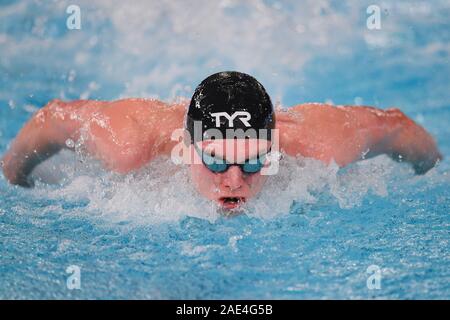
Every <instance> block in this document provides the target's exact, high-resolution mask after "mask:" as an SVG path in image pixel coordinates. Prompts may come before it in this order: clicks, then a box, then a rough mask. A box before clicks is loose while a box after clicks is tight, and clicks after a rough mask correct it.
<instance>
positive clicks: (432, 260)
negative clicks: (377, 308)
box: [0, 0, 450, 299]
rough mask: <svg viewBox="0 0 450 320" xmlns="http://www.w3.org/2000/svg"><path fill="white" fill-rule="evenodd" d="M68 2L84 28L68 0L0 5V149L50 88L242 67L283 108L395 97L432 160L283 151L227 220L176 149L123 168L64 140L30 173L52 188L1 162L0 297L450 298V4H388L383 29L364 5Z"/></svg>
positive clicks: (158, 88)
mask: <svg viewBox="0 0 450 320" xmlns="http://www.w3.org/2000/svg"><path fill="white" fill-rule="evenodd" d="M78 2H79V6H80V8H81V17H82V28H81V30H68V29H67V28H66V18H67V16H68V15H67V14H66V13H65V10H66V7H67V6H68V5H69V4H70V3H69V2H67V3H66V2H64V1H60V2H55V3H53V2H48V3H47V2H46V3H45V4H43V3H40V2H39V1H24V0H23V1H1V2H0V52H1V54H0V154H3V153H4V152H5V151H6V149H7V147H8V145H9V143H10V142H11V140H12V138H13V137H14V136H15V135H16V133H17V132H18V130H19V129H20V128H21V126H22V125H23V124H24V123H25V121H26V120H27V119H29V118H30V117H31V115H32V113H33V112H35V111H36V110H37V109H38V108H40V107H42V106H43V105H44V104H45V103H46V102H47V101H48V100H49V99H52V98H61V99H67V100H70V99H78V98H80V97H81V98H92V99H107V100H109V99H117V98H120V97H129V96H134V97H135V96H142V97H155V96H157V97H159V98H161V99H164V100H172V99H175V98H176V97H177V96H185V97H189V96H190V95H191V94H192V90H193V88H194V87H195V86H196V85H197V83H198V82H199V81H200V80H201V79H203V78H204V77H205V76H207V75H208V74H211V73H213V72H216V71H220V70H227V69H237V70H239V71H243V72H248V73H250V74H253V75H255V77H256V78H257V79H259V80H260V81H261V82H262V83H263V84H264V85H265V86H266V88H267V89H268V91H269V94H271V96H272V97H273V100H274V101H275V102H277V103H279V104H281V105H283V106H291V105H294V104H296V103H301V102H308V101H316V102H325V101H327V102H332V103H334V104H365V105H373V106H377V107H380V108H387V107H391V106H397V107H400V108H401V109H402V110H403V111H404V112H405V113H406V114H407V115H409V116H410V117H411V118H412V119H414V120H415V121H417V122H418V123H421V124H422V125H423V126H424V127H425V128H426V129H427V130H428V131H429V132H430V133H431V134H432V135H433V136H434V137H435V139H436V140H437V143H438V145H439V147H440V150H441V152H442V154H443V155H444V160H443V161H442V163H440V165H439V166H438V167H437V168H434V169H432V170H431V171H429V172H428V173H427V174H426V175H423V176H416V175H414V174H413V171H412V169H411V168H410V167H409V166H408V165H406V164H402V163H397V162H394V161H392V160H390V159H389V158H388V157H385V156H380V157H377V158H374V159H370V160H367V161H363V162H359V163H356V164H354V165H351V166H349V167H347V168H345V169H343V170H338V169H337V168H336V167H335V166H333V165H330V166H328V167H327V166H324V165H323V164H321V163H319V162H317V161H314V160H311V159H302V158H299V159H294V158H289V157H288V158H285V159H283V163H282V164H281V169H280V172H279V174H278V175H276V176H274V177H271V178H270V180H269V181H268V183H267V185H266V186H265V189H264V190H263V192H262V193H261V194H260V195H259V196H258V197H257V198H256V199H254V200H253V201H251V202H250V203H248V206H247V208H246V210H247V214H246V215H241V216H237V217H233V218H226V217H222V216H220V214H218V213H217V212H216V210H215V208H214V207H213V206H212V205H211V204H210V203H209V202H208V201H206V200H203V199H202V198H200V197H199V196H198V195H197V194H196V192H195V190H193V189H192V188H191V187H190V181H189V175H188V172H187V170H186V169H185V168H182V167H178V166H174V165H173V164H172V163H171V162H170V159H165V158H161V159H158V160H157V161H155V162H154V163H152V164H150V165H149V166H147V167H146V168H144V169H142V170H141V171H139V172H137V173H134V174H132V175H128V176H119V175H115V174H111V173H108V172H106V171H103V170H102V169H101V168H99V167H98V165H97V164H96V163H95V162H93V161H91V160H89V159H85V158H83V157H82V156H81V155H77V154H73V153H70V152H63V153H62V154H60V155H58V156H57V157H55V158H54V159H51V160H50V161H48V162H46V163H44V164H43V165H41V166H40V167H39V168H38V170H37V171H36V172H35V176H36V177H40V178H41V179H45V180H46V181H51V180H54V181H59V185H54V184H47V183H43V182H38V183H37V186H36V188H34V189H31V190H26V189H22V188H18V187H13V186H11V185H9V184H8V183H7V182H6V181H5V179H4V177H3V175H1V177H0V298H2V299H16V298H25V299H33V298H35V299H46V298H55V299H65V298H69V299H82V298H87V299H110V298H111V299H118V298H136V299H143V298H151V299H245V298H248V299H283V298H285V299H311V298H319V299H322V298H337V299H380V298H389V299H424V298H429V299H449V298H450V256H449V240H450V237H449V234H450V165H449V163H450V162H449V157H450V141H449V137H450V125H449V124H450V99H449V98H450V94H449V92H450V85H449V75H450V64H449V56H450V47H449V43H450V25H449V20H448V17H449V16H450V5H449V4H448V1H430V2H426V3H424V2H416V1H407V2H406V1H405V2H404V1H402V2H401V4H399V3H395V2H394V1H392V2H391V1H388V2H383V6H382V7H381V19H382V20H381V22H382V24H381V29H380V30H368V29H367V27H366V18H367V13H366V8H367V6H368V5H369V4H371V3H369V2H367V3H365V4H364V3H360V4H358V5H357V6H355V5H354V4H351V2H348V3H347V2H339V4H336V3H334V2H326V1H324V2H322V3H321V4H318V3H317V2H315V1H311V2H310V1H305V2H297V1H295V2H294V1H292V2H289V1H286V2H275V1H255V2H254V3H251V2H248V3H246V4H243V3H241V4H239V3H237V2H234V1H218V2H215V3H212V2H205V3H203V4H198V5H192V4H189V6H188V5H187V4H184V3H183V2H181V1H180V2H173V1H167V2H165V1H155V2H154V3H153V2H142V3H136V5H135V6H130V5H128V6H126V5H124V4H123V3H119V2H118V3H113V2H98V3H97V4H95V5H94V4H92V3H89V2H85V1H78ZM244 17H245V19H244ZM70 266H76V267H78V268H79V270H80V275H81V278H80V284H81V287H80V289H72V290H70V289H69V288H68V286H67V280H68V277H70V276H71V273H67V272H66V270H67V268H68V267H70ZM370 266H372V268H375V269H370V268H369V267H370ZM373 266H375V267H373ZM368 268H369V271H370V270H378V272H379V273H377V275H380V278H379V279H380V282H379V284H380V286H379V287H378V289H377V288H373V287H371V286H370V285H369V286H368V285H367V281H368V278H369V277H370V276H371V275H373V271H370V272H368Z"/></svg>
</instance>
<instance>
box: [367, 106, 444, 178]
mask: <svg viewBox="0 0 450 320" xmlns="http://www.w3.org/2000/svg"><path fill="white" fill-rule="evenodd" d="M375 110H376V109H375ZM376 112H379V113H380V115H379V117H381V118H382V120H381V131H383V134H381V135H380V134H379V133H378V132H376V133H375V136H376V137H375V139H374V142H373V143H372V147H371V150H370V153H369V156H375V155H377V154H382V153H384V154H388V155H389V156H391V157H392V158H393V159H394V160H396V161H406V162H409V163H410V164H412V166H413V168H414V171H415V172H416V173H417V174H424V173H426V172H427V171H428V170H430V169H431V168H433V167H434V166H435V165H436V164H437V163H438V162H439V161H440V160H442V154H441V153H440V152H439V149H438V147H437V145H436V142H435V141H434V139H433V137H432V136H431V135H430V134H429V133H428V132H427V131H426V130H425V129H424V128H423V127H422V126H420V125H419V124H417V123H415V122H414V121H413V120H412V119H411V118H409V117H408V116H406V115H405V114H404V113H403V112H402V111H400V110H399V109H396V108H394V109H388V110H386V111H381V110H376ZM374 130H375V131H380V128H375V129H374ZM377 135H378V136H377Z"/></svg>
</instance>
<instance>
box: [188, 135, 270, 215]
mask: <svg viewBox="0 0 450 320" xmlns="http://www.w3.org/2000/svg"><path fill="white" fill-rule="evenodd" d="M270 145H271V143H270V141H267V140H261V139H258V140H257V139H247V140H243V139H237V140H232V139H228V140H210V141H203V142H198V143H196V145H195V146H194V145H191V147H190V151H191V157H192V158H193V160H194V161H193V162H192V164H191V165H190V171H191V177H192V180H193V183H194V185H195V187H196V188H197V190H198V191H199V192H200V194H202V195H203V196H204V197H206V198H208V199H210V200H213V201H216V202H217V203H218V204H219V205H220V206H221V207H222V208H224V209H235V208H237V207H239V206H240V205H241V204H242V203H244V202H245V201H247V200H248V199H250V198H251V197H253V196H255V195H256V194H257V193H258V192H260V191H261V189H262V187H263V185H264V182H265V181H266V179H267V176H265V175H262V174H261V171H258V172H255V173H246V172H244V171H243V170H241V168H240V167H239V166H238V165H235V164H236V163H240V164H242V163H244V162H245V160H249V159H253V162H251V163H256V161H254V159H255V158H257V157H258V155H259V156H261V155H265V154H266V153H267V152H268V151H269V150H270ZM201 153H203V154H204V155H206V157H207V158H208V159H211V157H214V159H219V162H220V159H225V160H226V161H227V162H228V163H232V164H234V165H231V166H230V167H228V169H227V170H226V171H224V172H214V171H212V170H211V169H210V168H208V167H207V166H206V165H205V163H204V162H203V161H202V158H201V156H200V154H201ZM204 160H206V158H205V156H204ZM265 165H267V163H265Z"/></svg>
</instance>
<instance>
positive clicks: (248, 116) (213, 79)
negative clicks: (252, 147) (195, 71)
mask: <svg viewBox="0 0 450 320" xmlns="http://www.w3.org/2000/svg"><path fill="white" fill-rule="evenodd" d="M196 121H201V126H199V125H198V124H197V126H194V122H196ZM194 127H195V128H196V129H195V130H198V131H200V132H194ZM274 127H275V113H274V110H273V105H272V102H271V100H270V97H269V95H268V94H267V92H266V90H265V89H264V87H263V86H262V85H261V84H260V83H259V82H258V81H257V80H256V79H255V78H253V77H252V76H249V75H248V74H245V73H241V72H236V71H227V72H219V73H215V74H213V75H211V76H209V77H207V78H206V79H205V80H203V81H202V82H201V83H200V85H199V86H198V87H197V88H196V89H195V92H194V95H193V96H192V99H191V103H190V105H189V110H188V113H187V117H186V129H187V131H188V132H189V133H190V136H191V143H194V142H197V141H201V140H206V139H208V132H211V130H210V129H216V130H218V131H220V133H221V134H222V136H223V137H224V138H227V137H228V136H227V135H226V133H227V132H229V131H230V130H233V131H236V129H242V130H243V131H248V129H253V132H256V133H257V136H256V138H265V139H268V140H270V138H271V129H274ZM199 129H201V130H199ZM227 129H228V130H227ZM261 129H266V130H261ZM207 130H208V132H206V131H207ZM242 130H241V131H242ZM260 130H261V132H262V131H265V135H264V136H262V135H261V136H260V135H259V132H260ZM216 132H217V131H216Z"/></svg>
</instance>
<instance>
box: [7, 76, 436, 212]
mask: <svg viewBox="0 0 450 320" xmlns="http://www.w3.org/2000/svg"><path fill="white" fill-rule="evenodd" d="M200 121H201V122H200ZM198 124H200V125H198ZM182 127H184V128H185V129H186V132H187V134H186V137H185V142H186V144H187V150H188V154H189V156H190V159H191V160H193V161H189V166H190V173H191V177H192V182H193V184H194V185H195V187H196V188H197V190H198V191H199V192H200V194H202V195H203V196H205V197H206V198H208V199H210V200H213V201H216V202H217V203H218V204H219V205H220V206H221V207H223V208H225V209H233V208H236V207H238V206H239V205H240V204H241V203H243V202H245V201H247V200H248V199H249V198H251V197H253V196H254V195H256V194H257V193H258V192H259V191H260V190H261V189H262V187H263V185H264V182H265V181H266V179H267V177H268V176H267V175H264V174H262V170H263V169H264V167H265V166H267V165H268V162H270V160H268V159H269V157H268V154H270V152H271V151H272V150H271V148H272V147H274V144H275V141H273V140H274V136H273V134H272V132H275V131H276V132H277V135H276V138H277V140H278V141H276V143H277V144H278V147H279V150H280V151H281V152H282V153H285V154H287V155H291V156H298V155H301V156H303V157H310V158H315V159H318V160H321V161H323V162H325V163H329V162H331V161H335V162H336V163H337V164H338V165H339V166H345V165H347V164H349V163H352V162H354V161H356V160H360V159H364V158H369V157H373V156H376V155H379V154H383V153H384V154H388V155H390V156H392V157H393V158H394V159H397V160H402V161H407V162H409V163H411V164H412V165H413V167H414V169H415V171H416V173H418V174H422V173H425V172H426V171H428V170H429V169H430V168H432V167H433V166H434V165H435V164H436V163H437V162H438V161H439V160H440V159H441V158H442V156H441V154H440V153H439V151H438V149H437V147H436V144H435V142H434V141H433V138H432V137H431V136H430V135H429V134H428V133H427V132H426V131H425V130H424V129H423V128H422V127H421V126H419V125H418V124H416V123H415V122H414V121H412V120H411V119H409V118H408V117H407V116H405V115H404V114H403V113H402V112H401V111H400V110H398V109H388V110H379V109H375V108H371V107H359V106H358V107H356V106H345V107H334V106H330V105H326V104H301V105H297V106H294V107H292V108H289V109H287V110H286V111H277V112H275V111H274V109H273V105H272V102H271V100H270V97H269V96H268V94H267V93H266V91H265V89H264V87H263V86H262V85H261V84H260V83H259V82H258V81H257V80H256V79H254V78H253V77H251V76H249V75H247V74H244V73H240V72H220V73H216V74H213V75H211V76H209V77H208V78H206V79H205V80H203V81H202V82H201V84H200V85H199V86H198V87H197V88H196V90H195V93H194V95H193V97H192V99H191V101H190V105H189V108H188V110H187V114H186V107H185V106H184V105H181V104H173V105H168V104H165V103H163V102H161V101H157V100H146V99H125V100H119V101H113V102H106V101H90V100H77V101H73V102H63V101H60V100H53V101H51V102H49V103H48V104H47V105H46V106H45V107H44V108H42V109H41V110H39V111H38V112H37V113H36V114H35V115H34V116H33V117H32V119H31V120H30V121H28V123H26V125H25V126H24V127H23V129H22V130H21V131H20V132H19V134H18V135H17V137H16V139H15V140H14V142H13V143H12V145H11V147H10V149H9V151H8V152H7V153H6V155H5V156H4V158H3V160H2V166H3V172H4V175H5V177H6V178H7V179H8V180H9V181H10V182H11V183H13V184H18V185H21V186H25V187H27V186H32V181H29V178H28V176H29V174H30V173H31V171H32V170H33V168H34V167H35V166H36V165H37V164H38V163H40V162H41V161H43V160H45V159H47V158H49V157H50V156H52V155H53V154H55V153H56V152H58V151H59V150H61V149H63V148H69V149H70V148H73V143H67V141H79V140H80V139H81V140H82V142H83V148H84V152H86V153H87V154H89V155H91V156H92V157H93V158H96V159H99V160H100V161H101V162H102V163H103V165H104V166H105V167H106V168H108V169H110V170H113V171H116V172H119V173H128V172H131V171H133V170H137V169H139V168H141V167H142V166H144V165H145V164H147V163H148V162H149V161H151V160H152V159H154V158H155V157H157V156H160V155H171V153H172V151H173V149H174V148H175V147H176V146H177V145H178V144H179V141H174V140H173V139H171V136H172V133H173V132H174V131H175V130H176V129H179V128H182ZM249 129H252V130H253V131H252V132H253V135H250V136H249V135H247V132H249ZM261 132H262V133H264V134H261ZM230 133H232V134H235V133H240V134H236V135H234V136H230ZM241 133H244V135H242V134H241ZM255 141H256V142H257V143H256V144H255V143H251V142H255ZM255 146H256V147H255Z"/></svg>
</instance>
